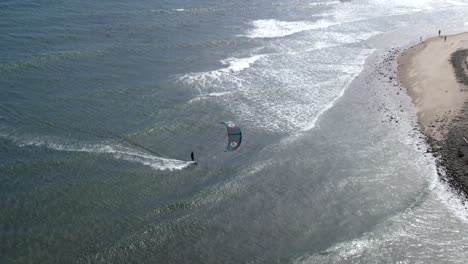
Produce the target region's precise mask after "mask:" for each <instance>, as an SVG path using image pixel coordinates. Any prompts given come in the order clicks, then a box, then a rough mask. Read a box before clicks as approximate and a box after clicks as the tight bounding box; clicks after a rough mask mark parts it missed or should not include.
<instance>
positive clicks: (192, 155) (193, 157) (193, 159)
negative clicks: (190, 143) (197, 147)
mask: <svg viewBox="0 0 468 264" xmlns="http://www.w3.org/2000/svg"><path fill="white" fill-rule="evenodd" d="M190 157H191V158H192V161H195V155H194V154H193V151H192V153H191V154H190Z"/></svg>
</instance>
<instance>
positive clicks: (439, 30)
mask: <svg viewBox="0 0 468 264" xmlns="http://www.w3.org/2000/svg"><path fill="white" fill-rule="evenodd" d="M441 32H442V31H440V29H439V37H440V33H441Z"/></svg>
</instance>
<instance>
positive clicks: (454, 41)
mask: <svg viewBox="0 0 468 264" xmlns="http://www.w3.org/2000/svg"><path fill="white" fill-rule="evenodd" d="M466 49H468V33H461V34H456V35H449V36H447V38H446V40H445V39H444V36H441V37H438V36H437V37H433V38H430V39H427V40H424V41H422V42H421V43H419V44H417V45H414V46H411V47H409V48H407V49H406V50H404V51H403V52H402V53H401V55H400V57H399V58H398V78H399V79H400V82H401V84H402V85H403V87H405V88H406V89H407V91H408V94H409V95H410V96H411V98H412V100H413V103H414V105H415V107H416V111H417V115H418V122H419V124H420V126H421V129H422V131H423V132H424V133H425V134H426V136H427V137H428V141H429V143H430V145H431V147H432V151H433V152H434V155H435V156H436V157H439V165H440V168H442V169H443V170H444V171H445V172H446V178H444V179H446V180H447V181H448V182H449V183H451V185H452V186H454V187H456V189H457V190H459V191H461V192H463V193H464V194H465V195H468V175H466V172H467V171H468V159H467V157H468V143H467V142H465V139H466V138H468V133H465V132H464V131H468V115H467V113H468V112H467V110H468V109H467V107H466V104H467V102H468V101H467V100H468V92H467V89H468V82H467V81H466V80H467V79H468V77H467V72H468V71H467V57H466V54H467V52H466V51H465V50H466Z"/></svg>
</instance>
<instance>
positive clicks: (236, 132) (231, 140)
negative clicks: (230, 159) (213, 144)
mask: <svg viewBox="0 0 468 264" xmlns="http://www.w3.org/2000/svg"><path fill="white" fill-rule="evenodd" d="M221 124H224V125H225V126H226V128H227V133H228V146H227V148H226V150H225V151H224V152H231V151H234V150H236V149H237V148H238V147H239V146H240V144H241V142H242V132H241V129H240V128H239V127H238V126H237V125H236V124H234V122H232V121H225V122H221Z"/></svg>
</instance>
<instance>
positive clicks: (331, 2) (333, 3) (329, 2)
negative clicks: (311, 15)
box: [309, 1, 341, 6]
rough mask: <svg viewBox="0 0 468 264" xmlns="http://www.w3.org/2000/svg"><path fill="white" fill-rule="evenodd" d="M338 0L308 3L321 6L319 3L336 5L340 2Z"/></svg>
mask: <svg viewBox="0 0 468 264" xmlns="http://www.w3.org/2000/svg"><path fill="white" fill-rule="evenodd" d="M340 3H341V2H340V1H328V2H314V3H309V5H310V6H321V5H336V4H340Z"/></svg>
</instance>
